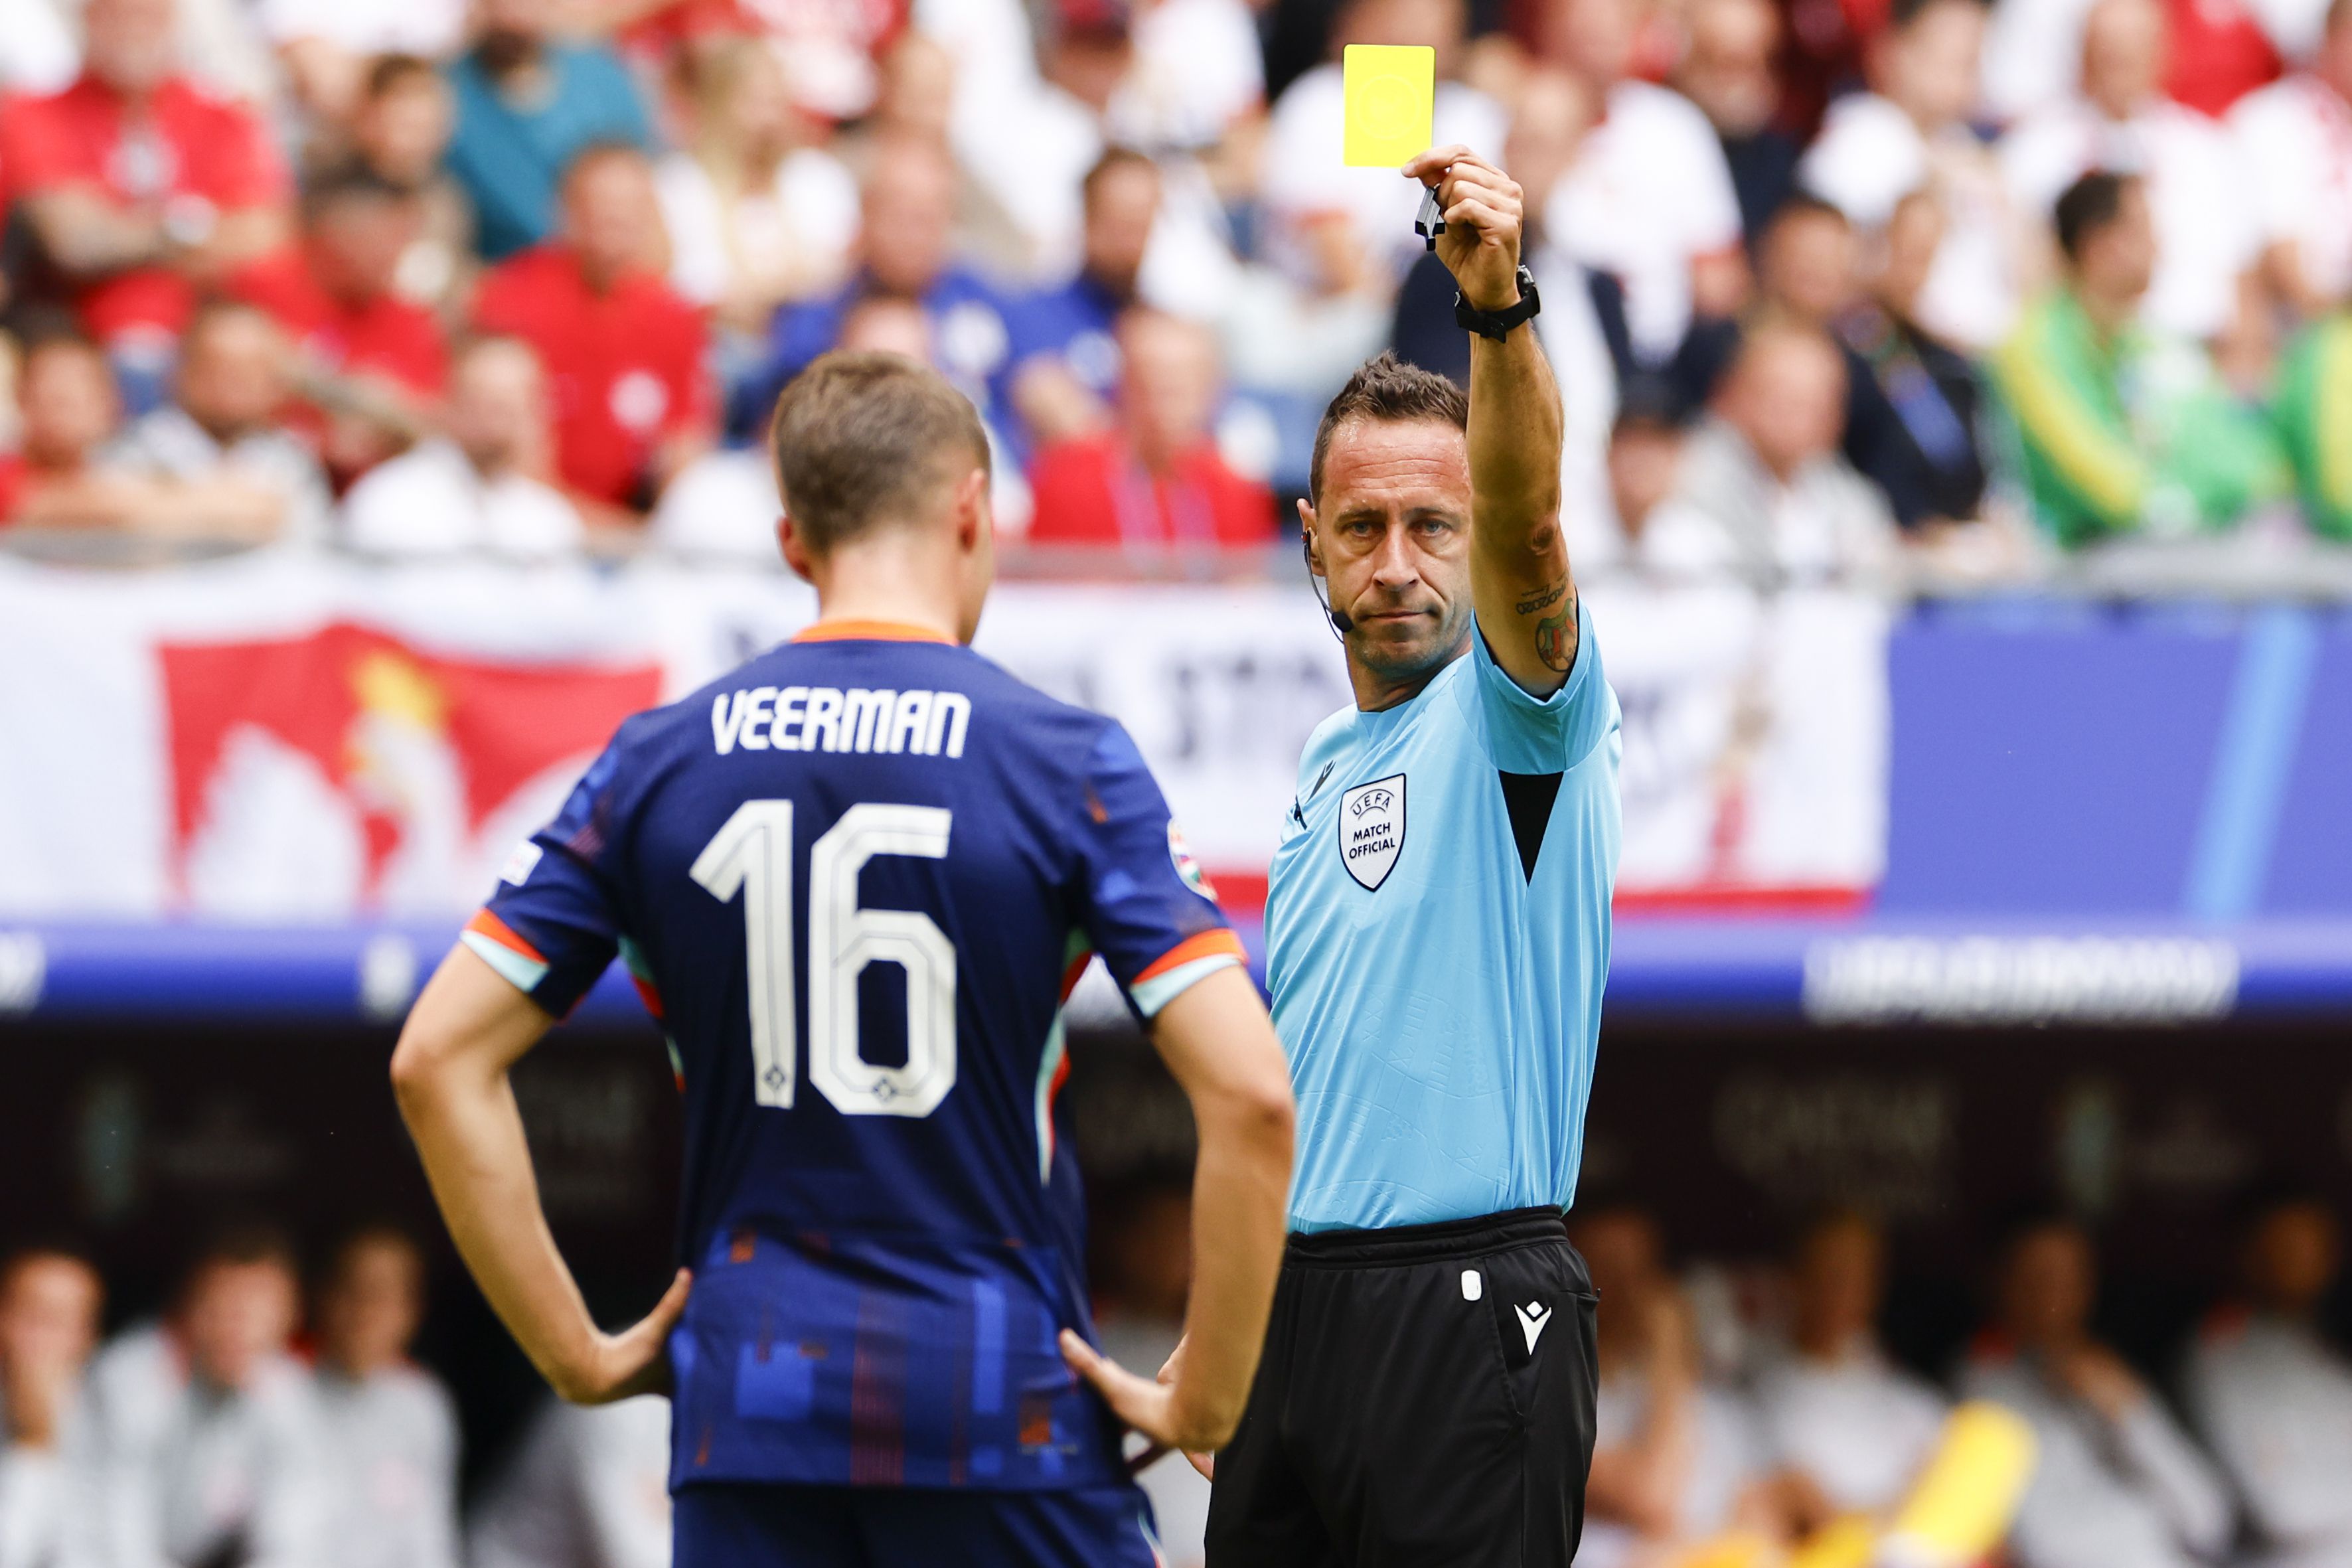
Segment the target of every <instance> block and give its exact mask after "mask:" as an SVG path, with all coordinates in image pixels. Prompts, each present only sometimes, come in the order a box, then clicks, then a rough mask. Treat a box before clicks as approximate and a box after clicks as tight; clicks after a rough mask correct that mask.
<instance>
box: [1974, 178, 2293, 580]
mask: <svg viewBox="0 0 2352 1568" xmlns="http://www.w3.org/2000/svg"><path fill="white" fill-rule="evenodd" d="M2056 216H2057V227H2058V247H2059V250H2060V252H2061V253H2062V255H2063V258H2064V263H2065V266H2064V273H2063V278H2062V279H2061V281H2060V283H2059V286H2058V287H2057V288H2056V289H2053V290H2052V291H2051V292H2050V293H2049V294H2047V295H2045V296H2044V297H2043V298H2042V299H2041V300H2038V301H2036V302H2035V303H2034V304H2033V305H2032V306H2031V307H2029V308H2028V310H2026V312H2025V314H2024V317H2023V319H2022V320H2021V321H2020V322H2019V323H2018V326H2017V330H2016V331H2014V332H2013V333H2012V334H2011V337H2010V339H2009V341H2008V342H2005V343H2003V344H2002V345H2001V346H2000V349H1999V350H1998V351H1996V352H1995V353H1994V355H1993V358H1992V363H1991V373H1992V383H1993V390H1994V392H1995V393H1996V394H1997V395H1999V397H2000V404H2001V406H2002V408H2003V410H2004V411H2005V413H2006V414H2007V416H2008V418H2009V421H2010V424H2011V426H2012V430H2013V434H2014V436H2015V437H2016V442H2017V446H2018V447H2019V448H2020V459H2021V463H2022V466H2023V469H2024V478H2025V482H2026V488H2027V489H2028V491H2029V492H2030V494H2031V496H2032V502H2033V510H2034V513H2035V515H2036V516H2037V517H2038V518H2039V519H2040V520H2041V521H2042V526H2043V527H2045V528H2047V529H2048V530H2049V531H2050V532H2051V533H2052V534H2053V536H2055V538H2056V539H2057V540H2058V542H2060V543H2061V544H2063V545H2065V546H2067V547H2069V548H2074V547H2077V546H2080V545H2084V544H2089V543H2092V542H2096V541H2098V540H2100V539H2103V538H2106V537H2109V536H2112V535H2116V534H2126V533H2141V534H2150V535H2179V534H2186V533H2190V532H2195V531H2200V530H2203V531H2218V530H2221V529H2225V528H2228V527H2230V526H2231V524H2233V523H2235V522H2236V521H2238V519H2239V518H2240V517H2241V516H2242V515H2243V514H2244V512H2245V511H2246V510H2247V509H2248V508H2250V507H2252V506H2254V505H2256V504H2258V503H2260V502H2262V501H2263V500H2269V499H2270V498H2271V497H2273V496H2274V495H2276V494H2278V493H2280V492H2281V491H2282V490H2283V489H2284V470H2283V467H2282V465H2281V462H2280V459H2279V453H2278V450H2277V447H2276V445H2275V443H2274V442H2273V439H2272V437H2271V434H2270V430H2269V427H2268V426H2267V424H2266V423H2265V422H2264V421H2263V419H2262V418H2261V417H2260V416H2258V415H2257V414H2256V413H2255V412H2254V411H2253V410H2252V409H2251V408H2248V407H2246V406H2244V405H2242V404H2240V403H2239V402H2238V401H2237V400H2236V399H2235V398H2233V397H2231V395H2230V393H2229V391H2228V389H2227V388H2225V387H2224V386H2223V385H2222V384H2221V382H2220V380H2219V379H2218V378H2217V377H2216V376H2215V374H2214V373H2213V367H2212V363H2211V362H2210V360H2209V359H2207V358H2206V356H2205V353H2204V351H2203V350H2202V349H2200V348H2199V347H2197V346H2196V345H2194V344H2190V343H2186V342H2168V341H2166V340H2163V339H2160V338H2158V337H2155V336H2153V335H2151V334H2150V333H2148V332H2147V331H2144V330H2143V329H2142V328H2141V327H2140V325H2139V323H2138V315H2139V304H2140V300H2141V298H2142V297H2143V296H2144V295H2146V294H2147V286H2148V279H2149V278H2150V276H2151V275H2152V274H2153V272H2154V271H2155V268H2156V233H2155V228H2154V226H2153V224H2152V223H2151V222H2150V220H2149V216H2148V206H2147V192H2146V190H2145V188H2144V187H2143V185H2142V184H2141V182H2140V180H2139V179H2138V178H2137V176H2134V175H2129V174H2113V173H2110V172H2107V171H2104V170H2101V171H2095V172H2094V173H2091V174H2084V176H2083V177H2082V178H2081V179H2079V180H2076V181H2075V182H2074V184H2072V185H2070V186H2068V187H2067V190H2066V193H2065V195H2062V196H2060V197H2059V198H2058V207H2057V215H2056Z"/></svg>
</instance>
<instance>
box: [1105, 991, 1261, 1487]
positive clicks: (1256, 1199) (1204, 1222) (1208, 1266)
mask: <svg viewBox="0 0 2352 1568" xmlns="http://www.w3.org/2000/svg"><path fill="white" fill-rule="evenodd" d="M1151 1039H1152V1044H1153V1045H1154V1046H1156V1047H1158V1048H1159V1051H1160V1057H1161V1058H1163V1059H1164V1060H1165V1061H1166V1062H1167V1063H1168V1069H1169V1071H1171V1073H1173V1074H1174V1075H1175V1077H1176V1081H1177V1083H1179V1084H1180V1085H1181V1086H1182V1088H1183V1089H1184V1092H1185V1094H1186V1095H1187V1096H1188V1097H1189V1098H1190V1099H1191V1100H1192V1118H1193V1121H1195V1122H1196V1123H1197V1124H1198V1125H1199V1128H1200V1134H1201V1154H1200V1162H1199V1163H1198V1165H1197V1166H1196V1167H1195V1168H1194V1171H1193V1175H1192V1297H1191V1300H1190V1302H1189V1303H1188V1304H1187V1306H1186V1308H1185V1312H1184V1350H1183V1355H1182V1357H1181V1364H1178V1363H1171V1365H1173V1366H1174V1367H1175V1372H1174V1375H1173V1376H1172V1377H1171V1378H1170V1380H1169V1381H1168V1382H1165V1383H1157V1382H1154V1381H1152V1380H1151V1379H1150V1378H1149V1377H1145V1376H1141V1375H1139V1374H1138V1373H1133V1372H1130V1371H1129V1370H1128V1369H1127V1368H1125V1367H1122V1366H1120V1365H1119V1364H1118V1363H1116V1362H1113V1361H1110V1360H1108V1359H1107V1358H1106V1357H1104V1356H1103V1355H1101V1354H1100V1353H1098V1352H1096V1351H1095V1350H1094V1349H1093V1348H1092V1347H1091V1346H1089V1345H1088V1344H1087V1342H1085V1341H1084V1340H1082V1339H1080V1338H1079V1337H1078V1336H1077V1335H1076V1334H1074V1333H1071V1332H1069V1331H1064V1332H1063V1334H1062V1353H1063V1355H1064V1356H1065V1357H1066V1359H1067V1360H1068V1361H1069V1363H1070V1365H1071V1366H1072V1367H1073V1368H1075V1369H1076V1371H1077V1372H1078V1373H1080V1374H1082V1375H1083V1376H1085V1377H1086V1378H1087V1380H1088V1381H1089V1382H1091V1383H1092V1384H1094V1385H1095V1387H1096V1388H1097V1389H1098V1390H1100V1391H1101V1393H1102V1396H1103V1398H1104V1399H1105V1400H1106V1401H1108V1403H1109V1405H1110V1407H1111V1409H1112V1410H1114V1411H1116V1412H1117V1413H1118V1416H1119V1418H1120V1419H1121V1420H1123V1421H1125V1422H1126V1423H1127V1424H1128V1425H1129V1426H1132V1427H1134V1428H1135V1429H1136V1430H1137V1431H1139V1432H1141V1433H1142V1434H1143V1435H1144V1436H1146V1437H1149V1438H1150V1440H1151V1441H1152V1443H1153V1444H1154V1445H1155V1446H1159V1447H1175V1448H1184V1449H1188V1450H1206V1449H1214V1448H1218V1447H1223V1445H1224V1443H1225V1441H1226V1439H1228V1438H1229V1437H1231V1436H1233V1434H1234V1427H1235V1426H1238V1425H1240V1423H1241V1418H1242V1408H1243V1406H1244V1405H1246V1404H1247V1403H1248V1400H1249V1390H1250V1381H1251V1379H1252V1378H1254V1377H1255V1376H1256V1374H1257V1360H1258V1352H1259V1350H1260V1349H1261V1348H1262V1347H1263V1346H1264V1344H1265V1322H1266V1317H1267V1314H1268V1313H1269V1312H1270V1311H1271V1310H1272V1309H1273V1305H1274V1281H1275V1276H1276V1273H1277V1272H1279V1270H1280V1268H1281V1264H1282V1246H1283V1228H1284V1204H1285V1202H1286V1199H1287V1198H1288V1196H1289V1193H1290V1156H1291V1138H1292V1131H1293V1121H1294V1116H1295V1113H1294V1110H1293V1108H1292V1102H1291V1095H1290V1067H1289V1063H1288V1062H1287V1061H1286V1058H1284V1056H1283V1054H1282V1046H1281V1044H1280V1042H1279V1041H1277V1040H1276V1038H1275V1034H1274V1025H1273V1023H1272V1022H1271V1021H1270V1020H1269V1019H1268V1018H1267V1017H1266V1015H1265V1006H1264V1005H1263V1004H1262V1003H1260V1002H1259V1000H1258V994H1257V988H1256V986H1255V985H1254V984H1251V982H1250V979H1249V976H1248V975H1247V974H1245V973H1244V972H1242V971H1241V970H1239V969H1227V970H1221V971H1219V972H1218V973H1213V974H1211V975H1209V976H1208V977H1207V978H1205V979H1203V980H1201V981H1200V982H1198V983H1197V984H1193V985H1192V987H1191V988H1189V989H1188V990H1186V991H1185V992H1184V993H1183V994H1181V995H1179V996H1178V997H1177V998H1176V999H1175V1000H1174V1001H1172V1002H1171V1003H1169V1004H1168V1005H1167V1006H1166V1007H1164V1008H1162V1009H1161V1010H1160V1015H1159V1016H1158V1017H1156V1018H1155V1019H1154V1020H1153V1021H1152V1028H1151Z"/></svg>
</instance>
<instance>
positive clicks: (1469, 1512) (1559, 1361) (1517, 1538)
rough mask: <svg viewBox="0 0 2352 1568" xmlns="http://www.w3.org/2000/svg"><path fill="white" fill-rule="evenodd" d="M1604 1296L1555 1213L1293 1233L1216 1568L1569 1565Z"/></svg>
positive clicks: (1233, 1448) (1215, 1497)
mask: <svg viewBox="0 0 2352 1568" xmlns="http://www.w3.org/2000/svg"><path fill="white" fill-rule="evenodd" d="M1592 1309H1593V1295H1592V1282H1591V1279H1590V1278H1589V1277H1588V1276H1587V1275H1586V1274H1585V1271H1584V1260H1583V1259H1582V1258H1579V1257H1578V1256H1577V1255H1576V1249H1575V1248H1574V1247H1570V1245H1569V1242H1568V1229H1567V1226H1565V1225H1564V1224H1563V1223H1562V1222H1561V1219H1560V1215H1559V1210H1557V1209H1549V1208H1534V1209H1516V1210H1513V1211H1512V1212H1510V1213H1508V1214H1499V1215H1487V1216H1486V1217H1484V1218H1479V1219H1467V1220H1454V1221H1449V1222H1447V1223H1445V1224H1443V1225H1416V1226H1396V1227H1394V1228H1391V1229H1385V1230H1348V1231H1329V1232H1324V1233H1321V1234H1318V1235H1314V1236H1294V1237H1291V1238H1290V1246H1289V1248H1288V1250H1287V1251H1286V1253H1285V1255H1284V1258H1283V1263H1282V1280H1281V1283H1280V1285H1279V1286H1277V1287H1276V1290H1275V1296H1274V1320H1273V1322H1272V1324H1271V1325H1270V1326H1269V1328H1268V1330H1267V1332H1266V1342H1265V1359H1264V1361H1262V1362H1261V1363H1259V1366H1258V1370H1257V1382H1256V1384H1255V1385H1254V1386H1253V1387H1252V1388H1251V1390H1250V1398H1249V1405H1248V1408H1247V1409H1246V1411H1245V1412H1244V1415H1243V1416H1242V1423H1241V1426H1240V1428H1239V1429H1238V1430H1237V1431H1235V1432H1234V1440H1233V1441H1232V1443H1230V1444H1229V1445H1227V1446H1226V1447H1225V1449H1224V1451H1223V1453H1220V1454H1219V1455H1218V1456H1217V1480H1216V1487H1215V1489H1214V1490H1213V1492H1212V1493H1211V1495H1210V1502H1209V1568H1261V1565H1263V1568H1276V1565H1277V1564H1279V1565H1280V1568H1342V1565H1344V1568H1423V1565H1428V1568H1434V1565H1436V1564H1440V1563H1444V1564H1446V1565H1448V1568H1454V1565H1459V1568H1480V1565H1484V1564H1490V1563H1491V1564H1495V1565H1496V1568H1503V1565H1505V1564H1508V1565H1509V1568H1566V1564H1567V1563H1568V1562H1569V1560H1570V1559H1571V1558H1572V1557H1574V1556H1575V1555H1576V1542H1577V1538H1578V1536H1579V1535H1580V1533H1581V1532H1582V1531H1583V1528H1584V1479H1585V1475H1586V1473H1587V1472H1588V1471H1589V1470H1590V1469H1591V1465H1592V1403H1593V1394H1594V1389H1595V1374H1594V1370H1593V1349H1592Z"/></svg>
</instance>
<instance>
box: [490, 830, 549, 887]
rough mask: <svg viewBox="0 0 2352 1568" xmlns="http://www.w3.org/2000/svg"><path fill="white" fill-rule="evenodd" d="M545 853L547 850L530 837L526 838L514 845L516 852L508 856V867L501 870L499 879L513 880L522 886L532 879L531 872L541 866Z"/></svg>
mask: <svg viewBox="0 0 2352 1568" xmlns="http://www.w3.org/2000/svg"><path fill="white" fill-rule="evenodd" d="M545 853H546V851H545V850H543V849H541V847H539V846H538V845H536V844H534V843H532V842H531V841H530V839H528V838H526V839H524V840H523V841H522V842H521V843H520V844H518V845H516V846H515V847H514V853H513V854H511V855H509V856H508V857H507V863H506V867H505V868H504V869H503V870H501V871H499V881H501V882H511V883H513V884H514V885H515V886H516V887H518V888H520V887H521V886H522V885H523V884H524V883H525V882H528V881H530V874H531V872H532V871H534V870H536V869H537V868H538V867H539V858H540V857H541V855H543V854H545Z"/></svg>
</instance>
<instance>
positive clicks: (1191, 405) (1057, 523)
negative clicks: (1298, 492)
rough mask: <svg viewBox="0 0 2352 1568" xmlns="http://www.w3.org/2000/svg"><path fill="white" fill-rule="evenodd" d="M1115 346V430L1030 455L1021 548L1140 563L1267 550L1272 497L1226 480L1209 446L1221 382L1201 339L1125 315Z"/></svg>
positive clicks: (1161, 319) (1232, 477) (1150, 318)
mask: <svg viewBox="0 0 2352 1568" xmlns="http://www.w3.org/2000/svg"><path fill="white" fill-rule="evenodd" d="M1118 346H1119V353H1120V357H1121V361H1122V363H1123V367H1124V368H1123V369H1122V371H1121V374H1120V378H1119V394H1118V418H1119V423H1118V428H1116V429H1114V430H1111V431H1109V432H1108V433H1106V434H1104V435H1100V436H1089V437H1079V438H1077V439H1075V440H1068V441H1063V442H1059V443H1057V444H1055V445H1054V446H1051V447H1046V448H1045V451H1043V452H1041V453H1040V454H1038V457H1037V460H1036V465H1035V467H1034V469H1033V470H1032V472H1031V475H1030V483H1031V486H1032V487H1033V489H1034V491H1035V504H1036V515H1035V517H1034V519H1033V520H1032V521H1031V522H1030V525H1029V538H1030V541H1031V542H1033V543H1038V544H1116V545H1118V546H1120V547H1121V548H1123V549H1127V550H1129V551H1135V552H1142V553H1153V552H1161V551H1166V550H1169V549H1171V548H1172V549H1177V550H1184V551H1198V550H1213V549H1220V548H1247V547H1254V546H1257V545H1263V544H1267V543H1270V542H1272V541H1273V539H1274V523H1275V515H1274V497H1273V495H1272V494H1271V492H1269V491H1268V490H1267V489H1266V488H1265V485H1263V484H1261V483H1259V482H1258V481H1256V480H1255V479H1244V478H1242V477H1241V476H1240V475H1238V474H1236V473H1234V471H1233V470H1232V469H1231V468H1227V467H1226V466H1225V462H1224V459H1223V458H1221V457H1219V456H1218V455H1217V448H1216V444H1215V442H1214V441H1213V439H1212V438H1211V430H1210V424H1211V421H1212V419H1213V417H1214V416H1215V414H1216V410H1217V396H1218V392H1219V383H1220V380H1221V377H1220V374H1219V371H1218V365H1217V353H1216V345H1215V343H1214V341H1213V339H1211V337H1210V336H1209V333H1208V331H1207V329H1205V328H1203V327H1201V326H1198V325H1195V324H1194V323H1192V322H1191V321H1182V320H1180V319H1179V318H1177V317H1174V316H1170V315H1166V314H1163V313H1161V312H1160V311H1158V310H1142V309H1138V310H1129V311H1128V312H1127V314H1126V315H1125V316H1123V317H1121V318H1120V320H1119V326H1118Z"/></svg>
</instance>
